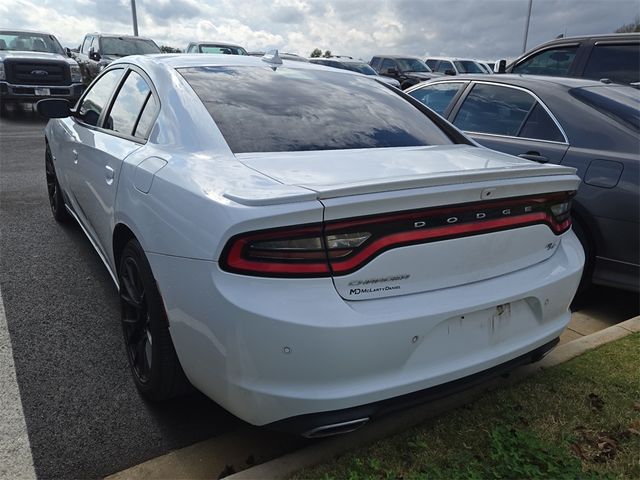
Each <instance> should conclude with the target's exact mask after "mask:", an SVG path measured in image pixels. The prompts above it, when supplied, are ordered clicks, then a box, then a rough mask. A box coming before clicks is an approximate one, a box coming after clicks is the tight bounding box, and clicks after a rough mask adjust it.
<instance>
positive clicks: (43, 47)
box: [0, 31, 64, 55]
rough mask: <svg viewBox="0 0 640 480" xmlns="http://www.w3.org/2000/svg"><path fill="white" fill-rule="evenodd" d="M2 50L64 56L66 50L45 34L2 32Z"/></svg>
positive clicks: (0, 32)
mask: <svg viewBox="0 0 640 480" xmlns="http://www.w3.org/2000/svg"><path fill="white" fill-rule="evenodd" d="M0 50H13V51H22V52H46V53H59V54H60V55H64V50H63V49H62V47H61V46H60V44H59V43H58V40H57V39H56V37H54V36H53V35H46V34H43V33H27V32H7V31H0Z"/></svg>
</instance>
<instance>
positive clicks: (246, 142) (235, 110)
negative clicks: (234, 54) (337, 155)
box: [179, 65, 451, 153]
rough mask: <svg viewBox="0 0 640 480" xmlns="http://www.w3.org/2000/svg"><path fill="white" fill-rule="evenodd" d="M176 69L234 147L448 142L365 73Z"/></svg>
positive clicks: (320, 147)
mask: <svg viewBox="0 0 640 480" xmlns="http://www.w3.org/2000/svg"><path fill="white" fill-rule="evenodd" d="M179 71H180V73H181V74H182V75H183V76H184V78H185V79H186V80H187V82H188V83H189V84H190V85H191V86H192V87H193V89H194V90H195V91H196V93H197V94H198V96H199V97H200V99H201V100H202V102H203V103H204V104H205V106H206V108H207V110H208V111H209V113H210V114H211V116H212V117H213V119H214V120H215V122H216V124H217V125H218V127H219V128H220V130H221V132H222V134H223V135H224V137H225V139H226V141H227V143H228V144H229V147H230V148H231V150H232V151H233V152H235V153H242V152H278V151H301V150H332V149H348V148H376V147H400V146H417V145H433V144H450V143H451V140H450V139H449V138H448V137H447V136H446V135H445V134H444V133H443V132H442V131H441V130H440V129H439V128H438V127H437V126H436V125H435V124H433V122H431V120H429V118H428V117H427V116H426V115H424V114H423V113H422V112H420V110H418V109H417V108H415V107H414V106H413V105H411V103H409V102H407V101H406V100H404V99H403V98H402V97H401V96H400V95H398V94H397V93H395V92H393V91H392V90H390V89H389V88H387V87H385V86H383V85H380V84H378V83H377V82H372V81H371V80H370V79H368V78H366V77H364V76H360V75H354V74H351V73H346V72H345V73H342V72H340V71H338V70H336V71H325V70H312V69H293V68H286V67H280V68H278V69H277V70H276V71H273V70H272V69H271V68H269V67H268V66H266V65H265V66H264V67H198V68H185V69H180V70H179Z"/></svg>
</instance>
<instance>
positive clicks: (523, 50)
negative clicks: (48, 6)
mask: <svg viewBox="0 0 640 480" xmlns="http://www.w3.org/2000/svg"><path fill="white" fill-rule="evenodd" d="M131 1H133V0H131ZM532 3H533V0H529V11H528V12H527V23H526V24H525V26H524V40H523V41H522V53H524V52H526V51H527V37H528V36H529V22H530V21H531V4H532ZM136 35H137V34H136Z"/></svg>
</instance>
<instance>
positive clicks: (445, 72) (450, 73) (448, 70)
mask: <svg viewBox="0 0 640 480" xmlns="http://www.w3.org/2000/svg"><path fill="white" fill-rule="evenodd" d="M444 74H445V75H455V74H456V72H455V71H454V70H451V69H450V68H447V69H446V70H445V71H444Z"/></svg>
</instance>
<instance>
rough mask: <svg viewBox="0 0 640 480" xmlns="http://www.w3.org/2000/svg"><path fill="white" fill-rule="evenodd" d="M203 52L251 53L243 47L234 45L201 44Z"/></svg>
mask: <svg viewBox="0 0 640 480" xmlns="http://www.w3.org/2000/svg"><path fill="white" fill-rule="evenodd" d="M200 52H201V53H220V54H223V55H249V54H248V53H247V51H246V50H245V49H244V48H242V47H234V46H231V45H215V44H208V45H200Z"/></svg>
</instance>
